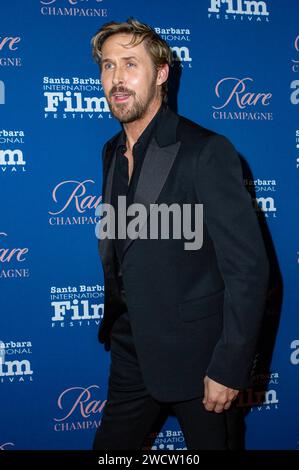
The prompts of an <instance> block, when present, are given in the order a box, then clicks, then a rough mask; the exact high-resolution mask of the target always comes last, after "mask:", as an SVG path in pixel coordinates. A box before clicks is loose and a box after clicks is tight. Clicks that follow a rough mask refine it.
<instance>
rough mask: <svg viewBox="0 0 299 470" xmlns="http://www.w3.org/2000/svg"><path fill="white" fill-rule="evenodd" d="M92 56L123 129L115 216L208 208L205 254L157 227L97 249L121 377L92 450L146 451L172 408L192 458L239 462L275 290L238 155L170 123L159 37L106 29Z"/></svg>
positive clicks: (107, 161) (173, 117)
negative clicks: (239, 429) (232, 438)
mask: <svg viewBox="0 0 299 470" xmlns="http://www.w3.org/2000/svg"><path fill="white" fill-rule="evenodd" d="M93 53H94V56H95V57H96V59H97V60H98V62H99V64H100V70H101V79H102V85H103V89H104V92H105V96H106V98H107V100H108V103H109V106H110V109H111V112H112V113H113V115H114V116H115V117H116V118H117V119H118V120H119V121H120V122H121V123H122V125H123V129H122V131H121V132H119V133H118V134H117V135H116V136H114V137H113V138H112V139H110V140H109V141H108V142H107V143H106V144H105V146H104V149H103V201H104V203H106V204H111V205H112V206H113V207H114V208H115V210H116V211H120V209H119V207H118V201H119V196H122V197H125V198H126V202H127V207H128V206H129V205H130V204H132V203H139V204H142V205H143V206H144V207H146V208H147V210H149V209H150V208H151V207H152V206H151V204H154V203H156V204H165V205H167V207H170V206H171V205H172V204H177V205H179V207H181V208H182V207H183V205H184V204H189V205H191V207H195V205H196V204H202V205H203V224H202V225H203V226H202V236H203V243H202V246H201V248H200V249H196V250H195V249H189V250H187V249H186V246H185V242H186V240H184V238H183V237H181V238H179V239H178V238H176V237H173V238H171V237H170V238H169V239H163V237H160V238H150V237H146V236H141V234H143V235H144V233H145V232H144V230H146V229H145V227H146V224H145V223H140V224H139V227H138V232H139V235H140V236H138V237H135V239H132V237H131V238H130V237H129V236H128V235H127V236H124V237H123V238H122V237H121V236H116V238H115V239H112V238H113V237H110V238H108V237H106V238H104V237H102V239H101V240H100V241H99V249H100V254H101V258H102V263H103V270H104V277H105V311H104V318H103V320H102V323H101V326H100V331H99V339H100V341H101V342H102V343H105V347H106V349H107V350H109V349H111V366H110V376H109V388H108V399H107V403H106V407H105V409H104V413H103V417H102V421H101V425H100V426H99V428H98V430H97V434H96V437H95V441H94V449H97V450H100V449H102V450H103V449H141V448H142V445H143V443H144V439H145V437H146V435H147V433H148V432H149V431H150V429H151V426H152V424H153V422H154V421H155V419H156V418H157V416H158V414H159V412H160V410H161V407H162V406H164V405H165V404H166V405H167V406H170V407H171V408H172V410H173V411H174V413H175V414H176V416H177V418H178V420H179V423H180V426H181V428H182V431H183V433H184V437H185V440H186V443H187V446H188V448H189V449H227V448H228V431H227V423H228V419H229V418H230V419H231V420H232V419H234V416H235V414H234V413H232V410H235V409H236V406H235V403H233V406H231V405H232V402H233V401H234V400H235V398H236V397H237V394H238V391H239V390H240V389H243V388H245V387H247V386H248V384H249V379H250V372H251V368H252V362H253V358H254V354H255V347H256V342H257V336H258V332H259V326H260V323H261V318H262V315H263V308H264V303H265V296H266V288H267V280H268V261H267V258H266V254H265V249H264V245H263V241H262V238H261V234H260V230H259V227H258V222H257V218H256V215H255V212H254V209H253V207H252V202H251V198H250V195H249V194H248V193H247V191H246V189H245V188H244V186H243V182H242V172H241V166H240V161H239V158H238V155H237V153H236V151H235V149H234V147H233V146H232V144H231V143H230V142H229V141H228V140H227V139H226V138H225V137H223V136H221V135H218V134H215V133H213V132H212V131H209V130H207V129H204V128H202V127H201V126H199V125H197V124H195V123H194V122H191V121H189V120H188V119H185V118H183V117H181V116H178V115H177V114H176V113H174V112H173V111H171V110H170V109H169V107H168V106H167V104H166V92H167V85H166V84H167V79H168V73H169V66H170V64H171V60H172V59H171V50H170V49H169V47H168V45H167V44H166V43H165V41H163V40H162V39H161V38H160V37H159V36H158V35H157V34H156V33H155V32H154V31H153V30H152V29H151V28H150V27H149V26H147V25H145V24H142V23H140V22H138V21H137V20H132V19H130V20H128V21H127V22H124V23H115V22H111V23H107V24H106V25H104V26H103V27H102V28H101V29H100V31H99V32H98V33H97V34H96V35H95V36H94V38H93ZM118 214H119V212H118ZM119 215H121V216H123V215H124V214H119ZM126 217H127V218H126V219H125V224H124V225H125V227H124V225H123V222H119V223H118V225H117V229H119V228H121V229H122V230H123V229H124V228H127V226H128V224H129V223H130V221H131V219H132V213H131V218H130V215H127V216H126ZM119 220H120V219H119ZM193 222H194V218H193ZM120 225H122V226H121V227H120ZM117 233H119V232H117ZM110 235H111V234H110ZM232 428H233V427H232ZM232 428H231V429H232Z"/></svg>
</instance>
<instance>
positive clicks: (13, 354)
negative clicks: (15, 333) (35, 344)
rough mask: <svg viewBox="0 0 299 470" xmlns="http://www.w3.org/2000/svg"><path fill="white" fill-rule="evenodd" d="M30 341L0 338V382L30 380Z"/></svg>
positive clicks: (31, 378) (31, 372) (31, 371)
mask: <svg viewBox="0 0 299 470" xmlns="http://www.w3.org/2000/svg"><path fill="white" fill-rule="evenodd" d="M31 354H32V342H31V341H28V340H27V341H20V340H11V341H4V339H3V338H2V340H0V383H5V382H6V383H13V382H32V381H33V370H32V367H31V361H30V359H31V357H30V356H31Z"/></svg>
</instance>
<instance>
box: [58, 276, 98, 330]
mask: <svg viewBox="0 0 299 470" xmlns="http://www.w3.org/2000/svg"><path fill="white" fill-rule="evenodd" d="M50 301H51V303H50V305H51V315H52V316H51V321H52V328H58V327H60V328H65V327H72V328H73V327H76V326H79V327H83V326H90V325H91V326H92V325H96V326H98V325H99V324H100V321H101V320H102V318H103V313H104V286H103V285H99V284H96V285H93V286H88V285H85V284H81V285H79V286H59V287H58V286H51V288H50Z"/></svg>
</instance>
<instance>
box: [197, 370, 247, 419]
mask: <svg viewBox="0 0 299 470" xmlns="http://www.w3.org/2000/svg"><path fill="white" fill-rule="evenodd" d="M204 385H205V395H204V398H203V401H202V402H203V404H204V406H205V409H206V410H207V411H215V413H221V412H222V411H223V410H228V409H229V407H230V406H231V404H232V401H233V400H235V399H236V398H237V395H238V393H239V390H234V389H233V388H228V387H226V386H225V385H222V384H219V383H218V382H215V380H212V379H210V378H209V377H208V376H207V375H206V376H205V378H204Z"/></svg>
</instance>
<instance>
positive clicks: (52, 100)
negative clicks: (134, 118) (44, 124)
mask: <svg viewBox="0 0 299 470" xmlns="http://www.w3.org/2000/svg"><path fill="white" fill-rule="evenodd" d="M100 94H102V96H99V95H100ZM43 95H44V98H45V105H44V118H45V119H104V118H106V119H111V118H112V115H111V114H110V109H109V105H108V102H107V100H106V98H105V96H104V92H103V87H102V84H101V80H100V79H99V78H91V77H89V78H80V77H43Z"/></svg>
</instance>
